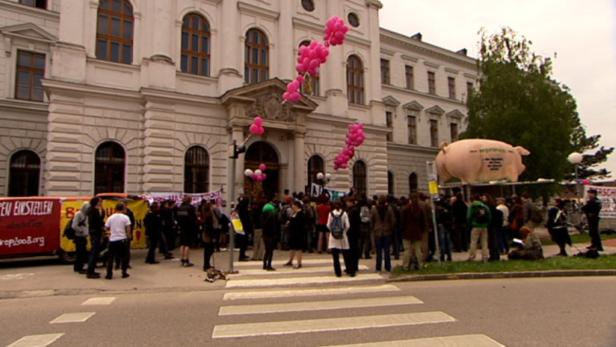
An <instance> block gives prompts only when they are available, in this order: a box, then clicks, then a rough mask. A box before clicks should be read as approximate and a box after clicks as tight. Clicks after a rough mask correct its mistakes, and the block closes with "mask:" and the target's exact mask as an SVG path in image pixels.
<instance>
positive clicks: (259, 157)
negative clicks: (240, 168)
mask: <svg viewBox="0 0 616 347" xmlns="http://www.w3.org/2000/svg"><path fill="white" fill-rule="evenodd" d="M261 163H263V164H265V165H266V166H267V170H266V171H265V174H267V179H266V180H265V181H263V182H254V181H253V180H252V179H250V178H248V177H245V178H244V193H245V194H246V195H247V196H249V197H251V198H252V199H256V200H261V199H262V198H266V199H267V198H270V197H275V196H277V195H278V193H279V192H280V161H279V158H278V153H277V152H276V149H275V148H274V147H273V146H272V145H270V144H269V143H267V142H264V141H258V142H255V143H253V144H252V145H250V147H248V149H247V150H246V157H245V159H244V170H245V169H251V170H256V169H257V168H258V167H259V164H261Z"/></svg>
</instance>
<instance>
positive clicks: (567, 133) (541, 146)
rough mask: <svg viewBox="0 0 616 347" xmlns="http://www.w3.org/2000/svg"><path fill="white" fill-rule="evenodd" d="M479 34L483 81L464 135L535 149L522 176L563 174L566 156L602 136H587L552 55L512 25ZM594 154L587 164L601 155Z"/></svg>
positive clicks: (470, 105)
mask: <svg viewBox="0 0 616 347" xmlns="http://www.w3.org/2000/svg"><path fill="white" fill-rule="evenodd" d="M480 34H481V39H480V57H479V60H478V68H479V72H480V77H479V81H478V82H479V83H478V84H479V87H478V89H477V90H476V91H475V92H473V93H471V95H469V99H468V109H469V118H468V121H469V124H468V128H467V130H466V131H465V133H464V134H463V135H462V136H463V138H489V139H494V140H500V141H504V142H508V143H510V144H512V145H514V146H523V147H525V148H526V149H528V150H529V151H530V152H531V155H530V156H529V157H526V158H524V162H525V165H526V171H525V172H524V173H523V175H522V177H521V179H522V180H536V179H539V178H552V179H555V180H557V181H560V180H562V179H563V178H565V177H566V176H567V175H568V173H570V172H571V170H572V166H571V164H569V163H568V161H567V156H568V155H569V154H570V153H572V152H574V151H576V150H582V149H590V148H595V147H597V142H598V141H599V137H591V138H587V137H586V135H585V132H583V127H582V125H581V122H580V119H579V116H578V112H577V105H576V102H575V99H574V98H573V96H572V95H571V93H570V92H569V88H568V87H567V86H565V85H562V84H560V83H559V82H558V81H556V80H554V79H553V78H552V60H551V59H550V58H544V57H542V56H539V55H537V54H535V53H533V52H532V51H531V47H532V42H531V41H529V40H527V39H526V38H524V37H518V35H517V34H516V33H515V32H514V31H513V30H512V29H510V28H504V29H502V31H501V32H500V33H498V34H494V35H487V34H486V33H485V32H484V31H483V30H482V31H481V32H480ZM580 129H581V130H582V132H580ZM609 153H611V152H610V151H609V150H604V151H602V152H601V155H605V156H606V157H607V155H608V154H609ZM593 158H595V159H592V160H591V159H590V158H589V159H588V165H591V166H592V164H596V163H598V162H597V161H599V162H600V160H601V158H600V157H593ZM585 159H586V158H585Z"/></svg>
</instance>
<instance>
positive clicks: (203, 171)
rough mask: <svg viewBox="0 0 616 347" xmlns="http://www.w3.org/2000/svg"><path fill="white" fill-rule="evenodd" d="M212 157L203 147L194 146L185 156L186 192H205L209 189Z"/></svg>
mask: <svg viewBox="0 0 616 347" xmlns="http://www.w3.org/2000/svg"><path fill="white" fill-rule="evenodd" d="M209 171H210V158H209V156H208V154H207V151H206V150H205V149H203V148H202V147H198V146H194V147H191V148H189V149H188V150H187V151H186V156H185V157H184V192H185V193H205V192H207V191H208V190H209V187H210V181H209V177H210V175H209Z"/></svg>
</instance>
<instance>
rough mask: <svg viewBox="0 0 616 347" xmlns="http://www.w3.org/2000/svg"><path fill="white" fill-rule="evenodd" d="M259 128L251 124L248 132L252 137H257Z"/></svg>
mask: <svg viewBox="0 0 616 347" xmlns="http://www.w3.org/2000/svg"><path fill="white" fill-rule="evenodd" d="M258 129H259V128H258V127H257V126H256V125H255V124H251V125H250V128H249V129H248V130H250V133H251V134H253V135H258V134H257V133H258V131H259V130H258Z"/></svg>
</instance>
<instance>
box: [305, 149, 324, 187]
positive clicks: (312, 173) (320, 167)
mask: <svg viewBox="0 0 616 347" xmlns="http://www.w3.org/2000/svg"><path fill="white" fill-rule="evenodd" d="M319 172H320V173H322V174H325V164H324V163H323V158H321V157H320V156H318V155H313V156H312V157H310V159H309V160H308V187H309V188H310V187H312V184H313V183H316V181H317V174H318V173H319Z"/></svg>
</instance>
